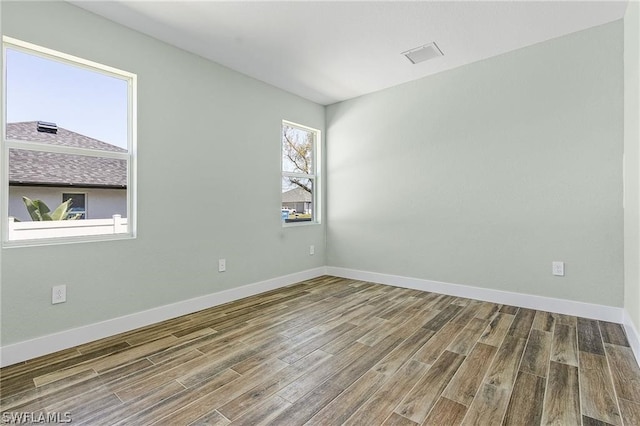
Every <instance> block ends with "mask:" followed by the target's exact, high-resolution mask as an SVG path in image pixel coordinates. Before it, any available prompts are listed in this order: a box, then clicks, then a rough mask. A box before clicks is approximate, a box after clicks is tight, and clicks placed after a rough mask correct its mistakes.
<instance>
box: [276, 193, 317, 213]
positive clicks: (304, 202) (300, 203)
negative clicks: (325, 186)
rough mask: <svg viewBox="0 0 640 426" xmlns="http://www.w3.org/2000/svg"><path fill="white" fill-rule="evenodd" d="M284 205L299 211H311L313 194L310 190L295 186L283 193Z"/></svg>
mask: <svg viewBox="0 0 640 426" xmlns="http://www.w3.org/2000/svg"><path fill="white" fill-rule="evenodd" d="M282 207H283V208H286V209H292V210H295V211H296V212H297V213H310V212H311V209H312V196H311V193H310V192H309V191H305V190H304V189H302V188H294V189H291V190H289V191H286V192H283V193H282Z"/></svg>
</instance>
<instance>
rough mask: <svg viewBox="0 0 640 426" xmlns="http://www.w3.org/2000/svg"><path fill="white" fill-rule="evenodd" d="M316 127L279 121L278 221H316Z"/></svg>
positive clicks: (318, 166) (318, 156)
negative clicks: (279, 197) (280, 144)
mask: <svg viewBox="0 0 640 426" xmlns="http://www.w3.org/2000/svg"><path fill="white" fill-rule="evenodd" d="M319 139H320V131H319V130H315V129H311V128H309V127H305V126H301V125H299V124H294V123H290V122H288V121H283V122H282V215H281V218H282V222H283V224H293V223H319V222H320V209H319V200H320V196H319V194H320V180H319V178H318V173H319V170H320V142H319Z"/></svg>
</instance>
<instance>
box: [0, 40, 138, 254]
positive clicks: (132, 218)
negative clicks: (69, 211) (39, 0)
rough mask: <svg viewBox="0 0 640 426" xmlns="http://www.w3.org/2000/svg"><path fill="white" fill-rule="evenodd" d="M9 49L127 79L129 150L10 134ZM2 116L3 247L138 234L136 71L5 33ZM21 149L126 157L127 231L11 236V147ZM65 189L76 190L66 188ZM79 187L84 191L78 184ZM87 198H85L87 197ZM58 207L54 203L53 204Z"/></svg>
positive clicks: (0, 184)
mask: <svg viewBox="0 0 640 426" xmlns="http://www.w3.org/2000/svg"><path fill="white" fill-rule="evenodd" d="M7 49H11V50H15V51H20V52H23V53H26V54H29V55H33V56H37V57H41V58H44V59H48V60H53V61H56V62H60V63H63V64H67V65H71V66H74V67H77V68H81V69H86V70H88V71H93V72H98V73H100V74H103V75H106V76H109V77H113V78H117V79H120V80H123V81H125V82H126V83H127V151H126V152H115V151H103V150H97V149H88V148H78V147H69V146H61V145H50V144H44V143H38V142H34V141H26V140H15V139H8V138H7V60H6V59H7ZM2 89H3V90H2V100H1V101H2V106H3V111H2V117H1V118H0V121H1V123H0V127H1V129H0V130H1V131H2V135H1V137H0V142H1V146H0V160H1V162H0V188H1V191H0V192H1V193H2V197H1V199H0V221H1V223H2V225H3V226H2V227H1V228H2V233H1V239H2V247H3V248H10V247H23V246H40V245H52V244H69V243H79V242H95V241H111V240H123V239H132V238H136V231H137V220H136V213H137V212H136V210H137V209H136V204H137V187H136V185H137V182H136V171H137V75H136V74H134V73H131V72H128V71H123V70H120V69H117V68H114V67H111V66H108V65H104V64H100V63H97V62H94V61H91V60H88V59H84V58H80V57H77V56H73V55H70V54H67V53H63V52H60V51H57V50H53V49H49V48H47V47H43V46H39V45H36V44H33V43H29V42H26V41H22V40H18V39H15V38H12V37H8V36H4V35H3V36H2ZM10 149H20V150H30V151H39V152H51V153H60V154H70V155H83V156H90V157H100V158H114V159H119V160H125V161H126V163H127V194H126V197H127V228H128V229H127V232H126V233H125V232H123V233H118V234H105V235H83V236H64V237H51V238H36V239H29V240H9V230H8V225H7V224H8V220H9V150H10ZM65 190H71V191H72V190H73V189H72V188H68V189H67V188H65ZM77 190H79V192H80V191H82V188H80V187H78V188H77ZM85 202H86V201H85ZM54 207H55V206H54Z"/></svg>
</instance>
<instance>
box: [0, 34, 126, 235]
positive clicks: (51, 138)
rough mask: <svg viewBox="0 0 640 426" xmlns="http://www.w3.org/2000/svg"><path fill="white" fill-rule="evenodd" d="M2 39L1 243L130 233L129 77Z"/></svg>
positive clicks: (104, 67) (108, 69) (92, 63)
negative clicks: (3, 89)
mask: <svg viewBox="0 0 640 426" xmlns="http://www.w3.org/2000/svg"><path fill="white" fill-rule="evenodd" d="M2 41H3V56H4V67H5V69H4V79H5V80H4V87H5V91H4V93H3V96H4V97H3V102H4V105H5V115H4V116H3V117H2V150H1V151H2V163H1V164H2V165H3V166H4V165H6V166H4V167H3V168H2V177H1V181H2V191H1V192H2V217H1V220H2V222H3V224H7V226H2V241H3V243H4V244H5V245H6V246H11V245H25V244H43V243H59V242H74V241H85V240H91V241H95V240H97V239H113V238H127V237H133V236H134V235H135V211H134V207H135V116H136V110H135V105H136V100H135V95H136V76H135V74H131V73H129V72H126V71H121V70H118V69H115V68H111V67H109V66H106V65H101V64H98V63H95V62H91V61H88V60H85V59H81V58H77V57H74V56H71V55H67V54H65V53H61V52H57V51H54V50H51V49H47V48H44V47H40V46H36V45H33V44H31V43H26V42H23V41H20V40H16V39H13V38H9V37H3V39H2ZM89 194H90V195H89ZM89 196H90V197H91V200H92V201H91V205H92V206H93V207H92V210H91V214H90V215H89V212H88V210H87V207H88V205H87V200H88V198H89ZM68 200H71V201H68ZM94 207H95V208H94ZM78 219H83V220H78Z"/></svg>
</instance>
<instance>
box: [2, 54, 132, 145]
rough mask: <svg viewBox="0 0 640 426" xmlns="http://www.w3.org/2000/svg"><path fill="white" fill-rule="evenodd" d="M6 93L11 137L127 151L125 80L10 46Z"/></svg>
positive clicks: (7, 57)
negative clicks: (39, 123)
mask: <svg viewBox="0 0 640 426" xmlns="http://www.w3.org/2000/svg"><path fill="white" fill-rule="evenodd" d="M6 90H7V91H6V97H7V111H6V113H7V138H8V139H17V140H29V141H34V142H40V143H51V144H54V145H64V146H73V147H79V148H91V149H99V150H105V151H118V150H121V151H126V150H127V141H128V137H127V135H128V129H127V126H128V120H127V114H128V84H127V81H126V80H123V79H119V78H115V77H111V76H109V75H105V74H103V73H99V72H96V71H92V70H90V69H87V68H82V67H80V66H72V65H69V64H67V63H64V62H61V61H55V60H52V59H46V58H42V57H40V56H36V55H31V54H28V53H25V52H22V51H19V50H15V49H11V48H8V49H7V55H6ZM39 121H40V122H42V123H41V125H38V122H39Z"/></svg>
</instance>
